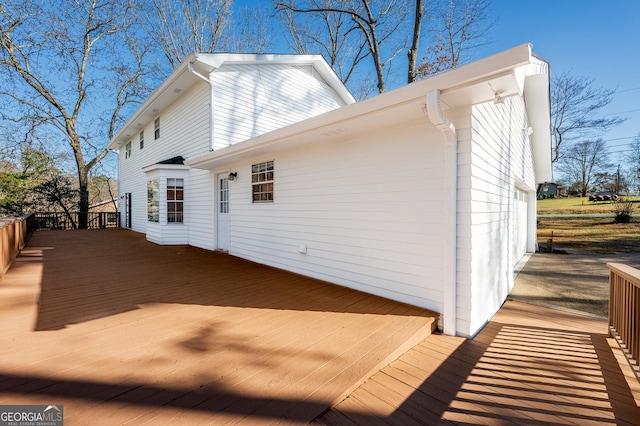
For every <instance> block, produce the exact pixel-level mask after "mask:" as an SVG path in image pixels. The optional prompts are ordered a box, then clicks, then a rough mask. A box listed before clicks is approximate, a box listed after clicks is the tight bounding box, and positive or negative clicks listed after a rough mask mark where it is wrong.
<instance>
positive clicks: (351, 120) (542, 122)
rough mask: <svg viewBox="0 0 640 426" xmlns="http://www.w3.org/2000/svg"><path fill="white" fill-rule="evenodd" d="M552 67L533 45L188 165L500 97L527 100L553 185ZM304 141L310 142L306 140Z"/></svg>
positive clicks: (541, 171) (543, 170) (538, 157)
mask: <svg viewBox="0 0 640 426" xmlns="http://www.w3.org/2000/svg"><path fill="white" fill-rule="evenodd" d="M548 68H549V67H548V64H547V63H546V62H544V61H543V60H541V59H539V58H537V57H535V56H534V55H533V54H532V52H531V45H530V44H523V45H520V46H517V47H515V48H512V49H510V50H507V51H504V52H501V53H499V54H497V55H493V56H490V57H488V58H485V59H482V60H479V61H476V62H473V63H471V64H468V65H465V66H462V67H459V68H456V69H453V70H450V71H447V72H444V73H442V74H438V75H435V76H433V77H430V78H427V79H424V80H421V81H417V82H414V83H412V84H409V85H407V86H404V87H401V88H399V89H396V90H393V91H390V92H386V93H383V94H380V95H378V96H374V97H372V98H369V99H367V100H364V101H361V102H358V103H354V104H351V105H347V106H344V107H342V108H338V109H336V110H333V111H329V112H327V113H324V114H322V115H319V116H316V117H312V118H310V119H307V120H304V121H301V122H298V123H295V124H292V125H289V126H286V127H283V128H281V129H278V130H275V131H272V132H270V133H266V134H263V135H260V136H257V137H255V138H253V139H250V140H247V141H245V142H242V143H238V144H235V145H231V146H229V147H225V148H222V149H219V150H216V151H213V152H209V153H207V154H204V155H202V156H200V157H197V158H193V159H188V160H187V161H185V164H187V165H189V166H191V167H195V168H202V169H212V168H214V167H220V166H223V165H225V164H227V163H230V162H233V161H236V160H238V159H239V158H243V157H249V156H255V155H266V154H268V153H269V152H270V151H271V150H273V149H274V148H276V147H278V148H288V147H292V146H296V145H300V144H311V143H316V142H320V141H322V140H323V139H324V138H326V137H327V136H331V137H332V138H333V139H341V140H346V139H348V138H350V137H354V136H356V135H358V134H359V133H360V132H361V131H362V129H368V130H369V131H373V130H375V129H377V128H382V127H385V126H388V125H389V123H401V122H406V121H409V120H413V119H420V118H423V119H424V120H428V118H427V117H426V116H425V115H426V112H425V103H426V95H427V93H428V92H429V91H432V90H439V91H440V100H441V106H442V109H443V111H445V112H446V111H447V110H451V109H453V108H456V107H460V106H464V105H473V104H479V103H484V102H489V101H492V100H494V99H496V95H499V96H500V97H502V98H506V97H509V96H514V95H525V102H526V105H527V113H528V114H529V125H530V126H531V127H532V129H533V134H532V135H531V139H532V144H533V156H534V167H535V173H536V180H538V181H539V182H540V181H545V180H547V181H548V180H552V171H551V131H550V128H551V122H550V106H549V75H548ZM302 136H304V137H302Z"/></svg>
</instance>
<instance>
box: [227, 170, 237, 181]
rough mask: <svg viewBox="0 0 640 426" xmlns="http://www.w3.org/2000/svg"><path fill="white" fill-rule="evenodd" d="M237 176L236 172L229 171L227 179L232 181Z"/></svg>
mask: <svg viewBox="0 0 640 426" xmlns="http://www.w3.org/2000/svg"><path fill="white" fill-rule="evenodd" d="M237 177H238V172H231V173H229V180H230V181H232V182H233V181H234V180H236V178H237Z"/></svg>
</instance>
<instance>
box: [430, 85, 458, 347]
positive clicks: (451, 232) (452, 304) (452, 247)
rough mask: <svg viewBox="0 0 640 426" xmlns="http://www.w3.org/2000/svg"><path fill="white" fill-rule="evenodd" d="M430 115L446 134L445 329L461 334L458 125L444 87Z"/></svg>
mask: <svg viewBox="0 0 640 426" xmlns="http://www.w3.org/2000/svg"><path fill="white" fill-rule="evenodd" d="M426 107H427V115H428V116H429V120H431V122H432V123H433V124H434V125H435V126H436V128H437V129H438V130H440V132H442V134H443V136H444V173H445V177H444V178H445V183H444V190H445V203H444V209H445V211H444V220H445V223H444V231H445V242H444V277H443V283H444V289H443V312H442V314H443V332H444V333H445V334H448V335H450V336H455V335H456V334H457V326H456V322H457V318H458V312H457V311H458V304H457V292H458V280H457V269H458V268H457V267H458V265H457V236H458V235H457V226H458V223H457V222H458V220H457V216H458V207H457V204H458V200H457V198H458V158H457V157H458V136H457V133H456V128H455V126H454V125H453V123H451V122H450V121H449V120H448V119H447V117H446V116H445V115H444V113H443V112H442V106H441V105H440V90H438V89H435V90H430V91H429V92H427V104H426Z"/></svg>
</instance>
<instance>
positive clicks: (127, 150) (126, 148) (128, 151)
mask: <svg viewBox="0 0 640 426" xmlns="http://www.w3.org/2000/svg"><path fill="white" fill-rule="evenodd" d="M130 157H131V142H127V144H126V145H125V146H124V158H125V160H126V159H127V158H130Z"/></svg>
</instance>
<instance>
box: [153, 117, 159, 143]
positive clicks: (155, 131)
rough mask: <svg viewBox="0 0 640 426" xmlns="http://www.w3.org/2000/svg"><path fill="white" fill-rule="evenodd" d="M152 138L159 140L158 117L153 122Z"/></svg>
mask: <svg viewBox="0 0 640 426" xmlns="http://www.w3.org/2000/svg"><path fill="white" fill-rule="evenodd" d="M153 138H154V139H160V117H158V118H156V121H154V122H153Z"/></svg>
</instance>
